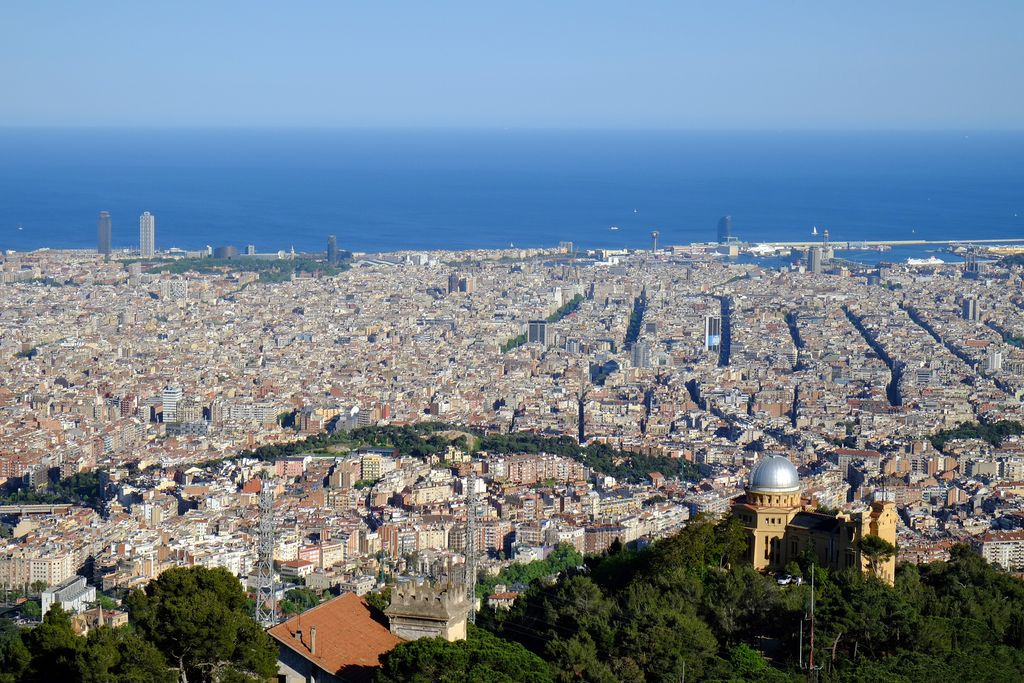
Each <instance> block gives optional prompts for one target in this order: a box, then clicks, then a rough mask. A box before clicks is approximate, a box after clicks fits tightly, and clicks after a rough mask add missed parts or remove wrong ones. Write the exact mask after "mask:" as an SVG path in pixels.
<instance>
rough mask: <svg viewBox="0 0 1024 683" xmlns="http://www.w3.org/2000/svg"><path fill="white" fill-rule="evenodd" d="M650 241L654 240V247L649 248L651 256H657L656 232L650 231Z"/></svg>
mask: <svg viewBox="0 0 1024 683" xmlns="http://www.w3.org/2000/svg"><path fill="white" fill-rule="evenodd" d="M651 239H652V240H654V246H653V247H651V253H652V254H657V253H658V231H657V230H653V231H651Z"/></svg>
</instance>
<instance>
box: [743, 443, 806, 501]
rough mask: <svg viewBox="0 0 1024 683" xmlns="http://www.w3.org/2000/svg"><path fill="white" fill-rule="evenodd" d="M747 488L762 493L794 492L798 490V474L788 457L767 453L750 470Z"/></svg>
mask: <svg viewBox="0 0 1024 683" xmlns="http://www.w3.org/2000/svg"><path fill="white" fill-rule="evenodd" d="M748 488H749V489H750V490H751V491H758V492H764V493H795V492H797V491H799V490H800V475H799V474H797V471H796V467H794V466H793V463H791V462H790V461H789V458H787V457H786V456H784V455H778V454H777V453H769V454H768V455H765V456H764V457H763V458H761V459H760V460H758V461H757V464H756V465H754V468H753V469H752V470H750V480H749V482H748Z"/></svg>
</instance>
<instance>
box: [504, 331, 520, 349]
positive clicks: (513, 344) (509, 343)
mask: <svg viewBox="0 0 1024 683" xmlns="http://www.w3.org/2000/svg"><path fill="white" fill-rule="evenodd" d="M525 343H526V333H525V332H524V333H523V334H517V335H516V336H514V337H510V338H509V339H508V340H506V341H505V342H504V343H502V345H501V352H502V353H508V352H509V351H511V350H512V349H515V348H518V347H520V346H522V345H523V344H525Z"/></svg>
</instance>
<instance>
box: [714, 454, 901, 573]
mask: <svg viewBox="0 0 1024 683" xmlns="http://www.w3.org/2000/svg"><path fill="white" fill-rule="evenodd" d="M800 490H801V486H800V476H799V474H798V473H797V470H796V467H794V466H793V463H791V462H790V461H789V458H787V457H785V456H784V455H779V454H767V455H765V456H764V457H763V458H762V459H761V460H759V461H758V462H757V464H756V465H754V467H753V469H752V470H751V471H750V478H749V480H748V483H747V487H746V495H744V496H743V497H741V498H739V499H737V501H736V502H735V504H734V505H733V508H732V515H733V516H734V517H736V518H737V519H739V521H740V522H741V523H742V524H743V526H744V528H746V530H747V534H748V545H747V553H746V559H747V561H748V562H750V563H751V564H752V565H753V566H754V568H755V569H757V570H759V571H769V572H773V571H782V570H783V569H784V567H785V566H786V565H787V564H788V563H789V562H792V561H797V560H800V559H801V558H803V557H806V556H807V554H808V553H811V554H813V556H814V558H815V560H816V562H817V564H818V565H819V566H822V567H828V568H830V569H846V568H849V567H858V568H859V569H860V570H861V571H871V572H874V573H875V575H876V576H878V577H879V578H880V579H882V580H883V581H885V582H887V583H889V584H892V583H893V581H894V580H895V573H896V558H895V557H894V556H893V557H887V558H869V557H868V555H867V554H866V553H864V552H863V551H862V544H861V541H862V539H864V538H866V537H868V536H878V537H879V538H881V539H883V540H885V541H887V542H889V543H890V544H892V545H893V546H895V545H896V523H897V515H896V506H895V504H893V503H890V502H875V503H873V504H872V505H871V506H870V508H867V509H864V510H854V511H850V512H840V513H838V514H836V515H830V514H824V513H820V512H812V511H811V510H810V509H808V508H809V506H808V505H805V504H804V501H803V500H802V499H801V495H800ZM872 560H874V562H872Z"/></svg>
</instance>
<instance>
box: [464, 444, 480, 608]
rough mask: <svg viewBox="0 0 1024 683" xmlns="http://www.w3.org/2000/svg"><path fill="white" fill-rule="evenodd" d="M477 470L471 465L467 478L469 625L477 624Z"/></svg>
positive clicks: (467, 592) (467, 593) (467, 589)
mask: <svg viewBox="0 0 1024 683" xmlns="http://www.w3.org/2000/svg"><path fill="white" fill-rule="evenodd" d="M477 539H478V534H477V530H476V470H474V469H473V468H472V463H470V470H469V476H467V477H466V597H467V598H469V623H471V624H475V623H476V560H477V555H478V553H479V551H478V549H477V547H476V546H477Z"/></svg>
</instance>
